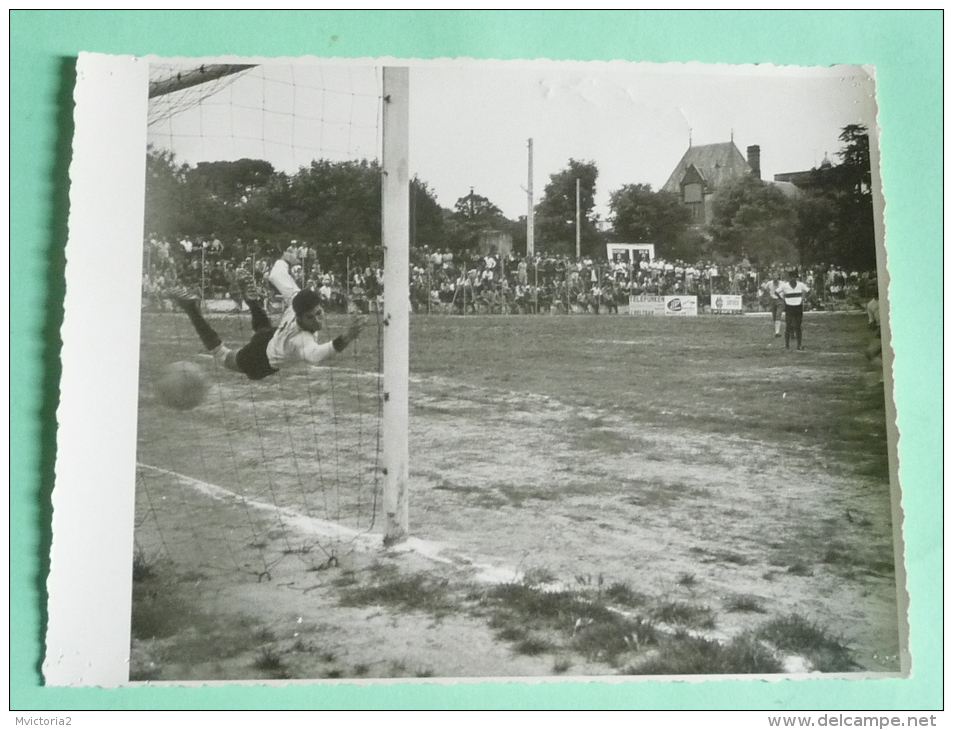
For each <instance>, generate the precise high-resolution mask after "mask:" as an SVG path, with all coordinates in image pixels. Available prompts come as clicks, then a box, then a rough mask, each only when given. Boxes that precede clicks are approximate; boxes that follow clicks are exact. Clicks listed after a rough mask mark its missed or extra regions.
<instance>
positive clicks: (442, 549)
mask: <svg viewBox="0 0 953 730" xmlns="http://www.w3.org/2000/svg"><path fill="white" fill-rule="evenodd" d="M136 464H137V466H138V467H139V468H140V469H147V470H149V471H152V472H155V473H157V474H162V475H164V476H168V477H172V478H174V479H176V480H177V481H178V482H179V484H181V485H183V486H186V487H191V488H192V489H194V490H195V491H197V492H199V493H201V494H204V495H206V496H208V497H211V498H212V499H217V500H220V501H222V502H233V503H236V504H243V505H246V506H248V507H254V508H255V509H257V510H261V511H262V512H267V513H271V514H277V515H280V516H281V517H282V518H283V520H284V521H285V524H287V525H288V526H289V527H291V528H293V529H295V530H297V531H298V532H300V533H303V534H306V535H318V536H320V537H326V538H331V539H338V540H345V541H348V542H350V543H351V544H353V545H354V546H355V547H356V548H357V549H359V550H361V551H362V552H374V551H381V550H383V549H384V536H383V535H379V534H374V533H365V532H358V531H357V530H354V529H351V528H350V527H345V526H344V525H339V524H337V523H336V522H329V521H327V520H320V519H318V518H316V517H309V516H307V515H303V514H301V513H300V512H295V511H294V510H293V509H289V508H287V507H279V506H277V505H274V504H270V503H268V502H259V501H258V500H255V499H249V498H247V497H243V496H241V495H240V494H235V492H232V491H229V490H228V489H225V488H224V487H220V486H218V485H216V484H211V483H209V482H206V481H202V480H201V479H196V478H195V477H190V476H186V475H185V474H180V473H179V472H176V471H171V470H169V469H163V468H161V467H158V466H152V465H151V464H144V463H142V462H141V461H140V462H136ZM388 550H389V551H391V552H395V553H417V554H418V555H421V556H422V557H425V558H428V559H429V560H432V561H434V562H436V563H443V564H446V565H455V566H458V567H469V568H472V569H474V570H475V571H476V575H475V578H476V580H478V581H480V582H484V583H511V582H514V581H518V580H520V579H521V578H522V573H521V572H520V571H518V570H515V569H512V568H504V567H500V566H495V565H490V564H486V563H477V562H474V561H473V560H472V559H470V558H467V557H466V556H464V555H461V554H459V553H457V552H456V551H452V552H451V550H450V546H448V545H444V544H441V543H436V542H431V541H429V540H421V539H420V538H416V537H410V538H408V539H407V540H405V541H404V542H401V543H398V544H397V545H392V546H390V547H389V548H388Z"/></svg>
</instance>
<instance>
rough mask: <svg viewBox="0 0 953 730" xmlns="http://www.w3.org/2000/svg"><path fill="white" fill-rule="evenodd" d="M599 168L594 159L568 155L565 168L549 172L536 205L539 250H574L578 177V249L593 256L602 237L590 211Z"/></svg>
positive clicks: (596, 252)
mask: <svg viewBox="0 0 953 730" xmlns="http://www.w3.org/2000/svg"><path fill="white" fill-rule="evenodd" d="M598 177H599V168H597V167H596V163H594V162H580V161H579V160H574V159H570V160H569V164H568V165H567V166H566V168H565V169H563V170H561V171H559V172H557V173H554V174H553V175H552V176H550V179H549V184H548V185H547V186H546V187H545V189H544V190H543V197H542V199H541V200H540V201H539V204H538V205H537V206H536V221H535V223H536V228H535V230H536V238H537V240H538V243H537V244H536V247H537V248H538V249H539V250H540V251H547V252H550V253H557V254H569V255H574V254H575V252H576V181H577V180H578V181H579V213H580V240H581V246H580V250H581V253H582V254H583V255H588V256H597V255H599V249H600V247H601V244H602V237H601V236H600V234H599V231H598V229H597V228H596V218H595V215H594V214H593V207H594V206H595V197H596V180H597V179H598Z"/></svg>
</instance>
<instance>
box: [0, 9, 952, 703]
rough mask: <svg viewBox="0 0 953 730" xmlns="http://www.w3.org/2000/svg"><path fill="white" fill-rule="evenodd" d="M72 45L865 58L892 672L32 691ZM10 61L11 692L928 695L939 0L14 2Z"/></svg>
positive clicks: (58, 317)
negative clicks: (871, 128)
mask: <svg viewBox="0 0 953 730" xmlns="http://www.w3.org/2000/svg"><path fill="white" fill-rule="evenodd" d="M80 51H96V52H102V53H112V54H131V55H145V54H159V55H164V56H172V55H186V56H199V55H219V54H239V55H246V56H250V55H264V56H278V55H281V56H296V55H306V54H307V55H325V56H346V57H359V56H382V55H389V56H396V57H415V58H438V57H454V56H469V57H476V58H537V57H541V58H551V59H578V60H611V59H617V58H622V59H628V60H634V61H658V62H664V61H703V62H726V63H752V62H769V63H773V64H799V65H829V64H834V63H849V64H871V65H874V66H876V71H877V90H878V101H879V104H880V126H881V150H882V176H883V188H884V195H885V197H886V200H887V210H886V229H887V235H886V243H887V251H888V266H889V269H890V279H891V287H890V325H891V329H892V333H893V343H894V347H895V350H896V361H895V368H894V372H895V378H896V390H895V397H896V403H897V407H898V425H899V429H900V432H901V440H900V446H899V452H900V464H901V466H900V481H901V484H902V488H903V497H904V499H903V506H904V510H905V513H906V523H905V525H904V532H905V540H906V546H905V547H906V566H907V569H908V571H909V579H908V588H909V593H910V599H911V605H910V613H909V615H910V623H911V640H910V648H911V651H912V654H913V660H914V661H913V674H912V677H911V678H909V679H905V680H901V679H886V680H877V681H839V680H830V679H818V680H809V681H797V682H794V681H784V682H774V683H767V682H751V681H744V682H742V681H726V682H703V683H697V684H689V683H682V682H675V683H660V682H638V683H625V684H577V683H572V684H566V683H550V684H540V685H529V684H520V683H510V684H505V683H476V684H464V685H456V686H439V685H433V684H415V685H407V684H404V685H389V686H374V687H355V686H348V685H335V686H317V685H312V686H295V687H283V688H277V687H241V688H238V687H212V688H208V687H207V688H195V689H191V688H181V687H174V688H165V687H162V688H159V687H145V688H140V687H137V688H121V689H113V690H103V689H96V688H83V689H79V688H45V687H43V686H42V679H41V676H40V671H39V667H40V663H41V662H42V651H43V643H42V637H43V633H44V631H45V625H44V621H45V601H46V596H45V593H44V585H45V575H46V572H47V569H48V559H47V554H48V551H49V544H50V528H49V523H50V493H51V490H52V481H53V458H54V457H55V408H56V402H57V397H58V391H57V381H58V377H59V371H60V366H59V335H58V330H59V326H60V323H61V321H62V301H63V293H64V290H65V286H64V282H63V266H64V255H63V249H64V245H65V239H66V214H67V200H68V179H67V175H68V171H67V165H68V161H69V150H70V140H69V135H70V134H71V126H70V122H69V109H68V104H69V101H70V94H71V89H70V88H69V86H70V84H71V82H72V78H71V75H70V74H71V72H70V62H69V59H71V58H75V56H76V55H77V54H78V53H79V52H80ZM10 58H11V74H10V82H11V89H10V92H11V97H10V124H11V127H10V133H11V185H10V208H11V235H10V243H11V245H10V271H11V281H10V301H11V307H12V310H11V322H10V366H11V373H10V375H11V402H10V438H11V443H10V446H11V468H10V477H11V481H10V590H11V600H10V621H11V633H10V661H11V665H10V669H11V679H10V691H11V694H10V708H11V709H13V710H81V709H151V708H157V709H158V708H161V709H173V708H207V709H219V708H222V709H224V708H228V709H242V708H258V709H384V708H401V709H411V708H420V709H451V708H452V709H457V708H491V707H492V708H538V709H559V708H577V709H581V708H592V709H675V708H679V709H689V708H692V709H761V710H798V709H800V710H857V709H867V710H928V709H940V708H941V707H942V642H941V637H942V509H941V506H942V438H941V425H942V421H941V419H942V403H941V399H940V394H941V392H942V385H943V383H942V341H943V337H942V335H943V333H942V304H943V303H942V295H943V272H942V176H941V173H942V12H941V11H703V12H699V11H693V12H688V11H631V10H629V11H407V10H395V11H354V10H351V11H87V10H82V11H12V12H11V14H10ZM64 82H65V85H64ZM64 105H67V106H65V107H64ZM64 109H65V114H64ZM103 286H108V284H107V283H106V280H105V279H104V283H103ZM93 385H94V387H98V384H93Z"/></svg>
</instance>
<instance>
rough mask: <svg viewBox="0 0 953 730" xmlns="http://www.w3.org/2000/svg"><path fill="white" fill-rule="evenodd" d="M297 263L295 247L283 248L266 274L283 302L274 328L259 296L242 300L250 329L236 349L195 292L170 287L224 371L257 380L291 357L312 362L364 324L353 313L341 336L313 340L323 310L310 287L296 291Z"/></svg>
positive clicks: (352, 337) (346, 341)
mask: <svg viewBox="0 0 953 730" xmlns="http://www.w3.org/2000/svg"><path fill="white" fill-rule="evenodd" d="M297 263H298V261H297V252H296V251H295V250H294V249H293V248H291V247H289V248H288V249H287V250H286V251H285V252H284V254H283V255H282V257H281V258H280V259H278V260H277V261H276V262H275V264H274V266H273V267H272V269H271V273H270V274H269V275H268V278H269V280H270V281H271V283H272V284H274V285H275V288H276V289H278V291H279V292H281V296H282V298H283V299H284V301H285V307H286V309H285V312H284V314H283V315H282V316H281V321H280V322H279V323H278V326H277V327H273V326H272V324H271V322H270V320H269V319H268V315H267V314H266V313H265V310H264V309H263V308H262V306H261V302H260V301H258V300H255V299H249V300H248V308H249V310H250V311H251V315H252V328H253V329H254V331H255V333H254V334H253V335H252V338H251V341H250V342H249V343H248V344H247V345H245V346H244V347H243V348H241V349H240V350H232V349H230V348H228V347H226V346H225V345H224V344H222V339H221V338H220V337H219V336H218V333H216V332H215V330H214V329H212V327H211V326H210V325H209V324H208V322H206V321H205V318H204V317H203V316H202V312H201V310H200V309H199V301H198V298H197V297H195V296H194V295H189V293H188V292H187V290H186V289H185V288H184V287H179V288H178V289H176V290H175V291H174V292H173V296H174V298H175V301H176V303H177V304H178V305H179V306H180V307H181V308H182V309H183V310H184V311H185V313H186V314H187V315H188V317H189V319H190V320H191V322H192V326H193V327H195V331H196V332H197V333H198V335H199V338H200V339H201V340H202V344H203V345H205V347H206V349H208V350H209V351H210V352H211V353H212V356H213V357H214V358H215V361H216V362H218V363H219V364H221V365H223V366H224V367H225V368H227V369H228V370H233V371H235V372H239V373H244V374H245V375H246V376H247V377H248V378H249V379H250V380H261V379H263V378H266V377H268V376H269V375H273V374H275V373H277V372H278V371H279V370H280V369H281V368H282V367H284V366H285V364H286V363H291V362H294V361H296V360H300V361H302V362H305V363H308V364H310V365H317V364H318V363H320V362H322V361H323V360H326V359H327V358H329V357H331V356H333V355H335V354H336V353H339V352H341V351H342V350H344V348H345V347H347V346H348V345H349V344H350V343H351V342H353V341H354V340H356V339H357V338H358V336H359V335H360V334H361V331H362V330H363V329H364V327H365V325H366V323H367V318H366V317H363V316H359V317H354V318H352V319H351V321H350V323H349V325H348V328H347V331H346V332H345V333H344V334H343V335H338V336H337V337H335V338H334V339H333V340H331V341H330V342H325V343H323V344H322V343H319V342H318V332H320V331H321V329H322V328H323V326H324V311H323V308H322V307H321V301H320V299H319V297H318V294H317V293H316V292H314V291H312V290H311V289H304V290H300V289H299V288H298V285H297V283H296V282H295V280H294V278H293V277H292V276H291V267H292V266H294V265H295V264H297Z"/></svg>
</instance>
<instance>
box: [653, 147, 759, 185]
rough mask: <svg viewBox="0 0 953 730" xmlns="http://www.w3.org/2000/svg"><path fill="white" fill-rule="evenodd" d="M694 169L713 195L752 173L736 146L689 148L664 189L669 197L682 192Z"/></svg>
mask: <svg viewBox="0 0 953 730" xmlns="http://www.w3.org/2000/svg"><path fill="white" fill-rule="evenodd" d="M690 165H693V166H694V167H695V168H696V169H697V171H698V172H699V173H700V174H701V176H702V177H703V178H704V179H705V181H706V183H707V184H708V189H707V192H709V193H711V192H714V191H715V190H717V189H718V188H720V187H721V186H722V185H725V184H726V183H729V182H732V181H733V180H737V179H738V178H739V177H741V176H742V175H747V174H748V173H749V172H751V168H750V167H748V161H747V160H745V158H744V155H742V154H741V151H740V150H739V149H738V148H737V147H736V146H735V143H734V142H718V143H717V144H703V145H699V146H697V147H689V148H688V151H687V152H685V154H684V155H683V156H682V159H681V162H679V163H678V165H677V166H676V167H675V170H674V172H672V174H671V176H670V177H669V178H668V181H667V182H666V183H665V184H664V185H663V186H662V190H664V191H665V192H667V193H679V192H681V182H682V178H683V177H684V176H685V173H686V172H687V171H688V168H689V166H690Z"/></svg>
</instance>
